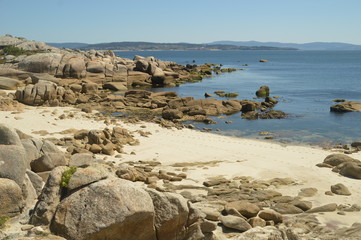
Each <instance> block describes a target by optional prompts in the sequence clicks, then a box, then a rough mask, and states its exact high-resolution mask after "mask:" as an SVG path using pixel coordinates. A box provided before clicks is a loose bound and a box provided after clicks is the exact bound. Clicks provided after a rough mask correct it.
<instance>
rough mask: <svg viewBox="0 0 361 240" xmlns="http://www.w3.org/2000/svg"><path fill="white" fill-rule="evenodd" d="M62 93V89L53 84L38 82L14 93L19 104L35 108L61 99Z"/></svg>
mask: <svg viewBox="0 0 361 240" xmlns="http://www.w3.org/2000/svg"><path fill="white" fill-rule="evenodd" d="M63 93H64V89H63V88H62V87H58V86H57V85H56V84H55V83H53V82H48V81H39V82H38V83H36V84H35V85H33V84H29V85H27V86H26V87H23V88H20V89H18V90H17V91H16V92H15V98H16V100H18V101H19V102H21V103H24V104H28V105H35V106H36V105H42V104H43V103H44V102H46V101H52V100H55V99H57V98H58V97H62V96H63Z"/></svg>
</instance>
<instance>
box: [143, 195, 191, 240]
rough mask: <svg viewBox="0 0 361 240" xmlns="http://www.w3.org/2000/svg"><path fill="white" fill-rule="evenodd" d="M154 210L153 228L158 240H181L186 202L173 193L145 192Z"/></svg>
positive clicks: (185, 216)
mask: <svg viewBox="0 0 361 240" xmlns="http://www.w3.org/2000/svg"><path fill="white" fill-rule="evenodd" d="M147 192H148V193H149V195H150V197H151V198H152V200H153V205H154V209H155V228H156V232H157V239H158V240H177V239H183V238H184V236H185V233H186V223H187V219H188V213H189V209H188V205H187V201H186V200H185V199H184V198H183V197H182V196H181V195H178V194H175V193H160V192H158V191H155V190H151V189H149V190H147Z"/></svg>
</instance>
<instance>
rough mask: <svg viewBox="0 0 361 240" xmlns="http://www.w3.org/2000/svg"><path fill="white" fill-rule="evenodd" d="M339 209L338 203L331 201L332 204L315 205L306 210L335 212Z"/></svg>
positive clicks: (311, 211)
mask: <svg viewBox="0 0 361 240" xmlns="http://www.w3.org/2000/svg"><path fill="white" fill-rule="evenodd" d="M336 209H337V204H336V203H330V204H326V205H323V206H320V207H315V208H312V209H310V210H308V211H306V212H307V213H318V212H333V211H335V210H336Z"/></svg>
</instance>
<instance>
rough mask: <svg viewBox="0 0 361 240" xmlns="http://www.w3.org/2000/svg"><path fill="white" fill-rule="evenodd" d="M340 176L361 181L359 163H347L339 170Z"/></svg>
mask: <svg viewBox="0 0 361 240" xmlns="http://www.w3.org/2000/svg"><path fill="white" fill-rule="evenodd" d="M340 174H341V175H342V176H345V177H349V178H355V179H361V162H347V163H345V164H344V165H343V166H342V167H341V169H340Z"/></svg>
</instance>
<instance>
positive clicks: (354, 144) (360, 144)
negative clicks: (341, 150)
mask: <svg viewBox="0 0 361 240" xmlns="http://www.w3.org/2000/svg"><path fill="white" fill-rule="evenodd" d="M351 147H355V148H357V147H361V142H360V141H356V142H353V143H351Z"/></svg>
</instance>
